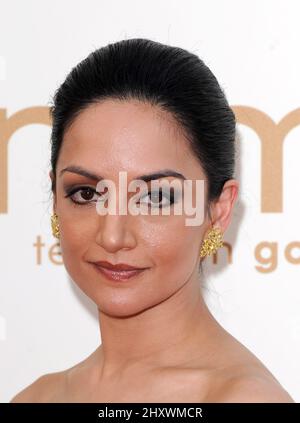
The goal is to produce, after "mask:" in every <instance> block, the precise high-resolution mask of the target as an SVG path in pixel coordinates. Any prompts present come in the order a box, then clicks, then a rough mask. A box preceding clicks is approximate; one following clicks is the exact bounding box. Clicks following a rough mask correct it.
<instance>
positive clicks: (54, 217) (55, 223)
mask: <svg viewBox="0 0 300 423" xmlns="http://www.w3.org/2000/svg"><path fill="white" fill-rule="evenodd" d="M57 219H58V216H57V214H56V213H53V215H52V216H51V227H52V235H53V236H54V237H55V238H58V239H59V224H58V220H57Z"/></svg>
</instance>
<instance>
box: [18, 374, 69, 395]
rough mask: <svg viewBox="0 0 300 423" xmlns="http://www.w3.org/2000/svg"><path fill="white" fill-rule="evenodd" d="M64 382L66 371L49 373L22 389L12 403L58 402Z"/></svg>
mask: <svg viewBox="0 0 300 423" xmlns="http://www.w3.org/2000/svg"><path fill="white" fill-rule="evenodd" d="M64 382H65V371H61V372H55V373H47V374H45V375H42V376H40V377H39V378H37V379H36V380H35V381H34V382H33V383H31V384H30V385H28V386H26V387H25V388H24V389H22V391H20V392H19V393H18V394H17V395H15V396H14V397H13V398H12V399H11V401H10V403H18V402H19V403H36V402H56V401H55V398H56V397H57V395H58V394H59V393H60V392H61V391H62V390H63V386H64Z"/></svg>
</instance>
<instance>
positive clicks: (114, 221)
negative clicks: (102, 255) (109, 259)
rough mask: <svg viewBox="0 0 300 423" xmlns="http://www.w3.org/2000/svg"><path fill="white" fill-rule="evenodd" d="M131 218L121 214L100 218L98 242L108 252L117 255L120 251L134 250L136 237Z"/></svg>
mask: <svg viewBox="0 0 300 423" xmlns="http://www.w3.org/2000/svg"><path fill="white" fill-rule="evenodd" d="M131 223H132V222H130V216H128V215H120V214H119V213H116V214H115V215H113V214H107V215H105V216H100V217H99V225H98V229H97V234H96V242H97V244H99V245H100V246H101V247H102V248H104V249H105V250H106V251H107V252H110V253H115V252H116V251H118V250H120V249H132V248H134V247H135V245H136V237H135V235H134V233H133V231H132V226H131Z"/></svg>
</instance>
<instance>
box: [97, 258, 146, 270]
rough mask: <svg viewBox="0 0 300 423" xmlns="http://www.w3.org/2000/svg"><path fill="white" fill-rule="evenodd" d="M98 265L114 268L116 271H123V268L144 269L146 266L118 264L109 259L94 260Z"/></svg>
mask: <svg viewBox="0 0 300 423" xmlns="http://www.w3.org/2000/svg"><path fill="white" fill-rule="evenodd" d="M94 264H96V265H97V266H100V267H102V268H103V267H104V268H105V269H109V270H113V271H115V272H118V271H123V270H144V269H145V268H142V267H137V266H130V265H129V264H126V263H118V264H112V263H110V262H109V261H103V260H102V261H97V262H94Z"/></svg>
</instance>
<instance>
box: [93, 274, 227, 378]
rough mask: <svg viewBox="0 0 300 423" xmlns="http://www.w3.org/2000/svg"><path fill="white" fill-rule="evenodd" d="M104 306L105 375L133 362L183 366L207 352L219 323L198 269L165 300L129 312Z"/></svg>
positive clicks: (101, 316)
mask: <svg viewBox="0 0 300 423" xmlns="http://www.w3.org/2000/svg"><path fill="white" fill-rule="evenodd" d="M98 311H99V325H100V333H101V340H102V344H101V346H100V348H99V350H98V353H99V357H100V362H101V374H102V376H105V375H107V376H108V375H110V374H114V373H118V372H120V371H121V370H124V369H127V368H129V367H131V366H133V365H134V366H135V367H136V366H140V367H151V368H154V367H158V366H159V367H165V366H168V367H169V366H179V365H182V364H184V362H185V363H187V361H189V360H191V359H192V358H193V357H194V358H195V356H197V357H200V356H201V355H202V356H203V357H205V356H206V355H207V354H208V351H209V350H210V351H211V345H209V342H210V343H211V341H212V339H213V338H214V336H215V335H214V336H212V332H214V334H216V330H218V329H219V327H220V326H219V325H218V323H217V321H216V320H215V319H214V317H213V316H212V315H211V313H210V311H209V309H208V308H207V306H206V304H205V302H204V299H203V296H202V293H201V289H200V281H199V277H198V273H197V272H196V271H195V272H194V274H193V275H192V276H191V277H190V278H189V280H188V281H187V282H186V283H185V284H184V285H183V286H182V287H181V288H180V289H179V290H178V291H177V292H175V293H174V294H173V295H171V296H170V297H169V298H167V299H166V300H164V301H162V302H161V303H159V304H157V305H155V306H153V307H150V308H148V309H147V310H144V311H143V312H141V313H139V314H135V315H133V316H129V317H115V316H111V315H107V314H105V313H103V312H102V311H101V310H98Z"/></svg>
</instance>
